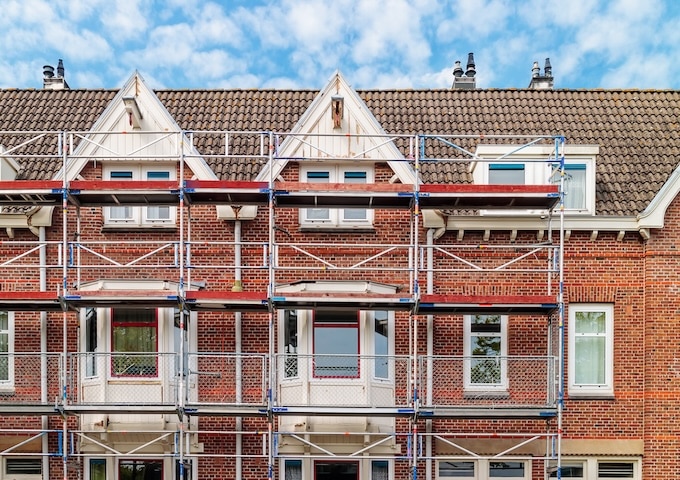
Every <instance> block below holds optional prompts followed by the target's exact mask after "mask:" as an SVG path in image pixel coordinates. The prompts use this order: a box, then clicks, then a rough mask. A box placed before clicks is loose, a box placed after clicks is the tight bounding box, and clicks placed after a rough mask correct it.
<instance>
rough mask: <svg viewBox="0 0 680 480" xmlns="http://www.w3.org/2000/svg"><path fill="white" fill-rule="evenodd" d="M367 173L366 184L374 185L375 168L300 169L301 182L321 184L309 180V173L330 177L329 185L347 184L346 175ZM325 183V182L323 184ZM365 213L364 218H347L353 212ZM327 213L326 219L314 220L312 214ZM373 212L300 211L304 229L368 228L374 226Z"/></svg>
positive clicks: (316, 166) (316, 165)
mask: <svg viewBox="0 0 680 480" xmlns="http://www.w3.org/2000/svg"><path fill="white" fill-rule="evenodd" d="M352 172H356V173H365V175H366V184H370V183H374V181H375V180H374V170H373V166H366V165H362V166H355V165H328V164H320V163H313V164H309V165H302V166H301V167H300V179H301V182H303V183H305V182H309V183H319V182H318V181H317V180H314V179H311V180H309V179H308V174H309V173H319V174H324V173H325V174H327V175H328V183H346V182H345V175H346V174H348V173H352ZM321 183H323V182H321ZM360 210H361V211H365V212H366V214H365V217H364V218H347V216H346V214H347V213H349V212H351V211H360ZM324 211H326V212H327V215H325V216H324V218H314V216H313V215H312V212H317V213H323V212H324ZM373 218H374V214H373V210H372V209H368V208H367V209H363V208H356V209H355V208H348V209H345V208H309V209H307V208H303V209H300V225H301V226H302V227H304V228H314V229H323V228H350V229H351V228H367V227H371V226H373Z"/></svg>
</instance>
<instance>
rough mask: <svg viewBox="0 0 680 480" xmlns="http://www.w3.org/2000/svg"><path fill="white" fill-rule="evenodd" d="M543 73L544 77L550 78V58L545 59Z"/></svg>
mask: <svg viewBox="0 0 680 480" xmlns="http://www.w3.org/2000/svg"><path fill="white" fill-rule="evenodd" d="M543 73H544V74H545V76H546V77H551V78H552V65H550V58H546V59H545V68H544V69H543Z"/></svg>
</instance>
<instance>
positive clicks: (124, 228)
mask: <svg viewBox="0 0 680 480" xmlns="http://www.w3.org/2000/svg"><path fill="white" fill-rule="evenodd" d="M139 231H153V232H175V231H177V225H175V224H174V223H173V224H165V225H151V224H145V225H139V224H125V225H123V224H120V225H114V224H106V225H103V226H102V232H112V233H116V232H121V233H124V232H139Z"/></svg>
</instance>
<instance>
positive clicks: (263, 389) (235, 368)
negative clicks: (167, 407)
mask: <svg viewBox="0 0 680 480" xmlns="http://www.w3.org/2000/svg"><path fill="white" fill-rule="evenodd" d="M186 360H187V371H186V373H187V379H188V383H187V386H188V388H187V391H188V396H189V399H188V400H189V402H190V403H192V404H202V405H250V406H262V405H265V404H266V393H267V356H266V355H265V354H229V353H188V354H187V358H186Z"/></svg>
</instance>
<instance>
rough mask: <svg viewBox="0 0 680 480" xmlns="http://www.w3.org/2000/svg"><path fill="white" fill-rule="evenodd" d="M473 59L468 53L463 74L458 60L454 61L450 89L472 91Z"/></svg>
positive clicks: (473, 78)
mask: <svg viewBox="0 0 680 480" xmlns="http://www.w3.org/2000/svg"><path fill="white" fill-rule="evenodd" d="M476 73H477V71H476V70H475V57H474V54H473V53H472V52H470V53H468V60H467V68H466V69H465V73H463V67H462V66H461V63H460V60H456V65H455V67H454V69H453V85H451V88H458V89H462V90H474V89H475V88H476V83H475V74H476Z"/></svg>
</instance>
